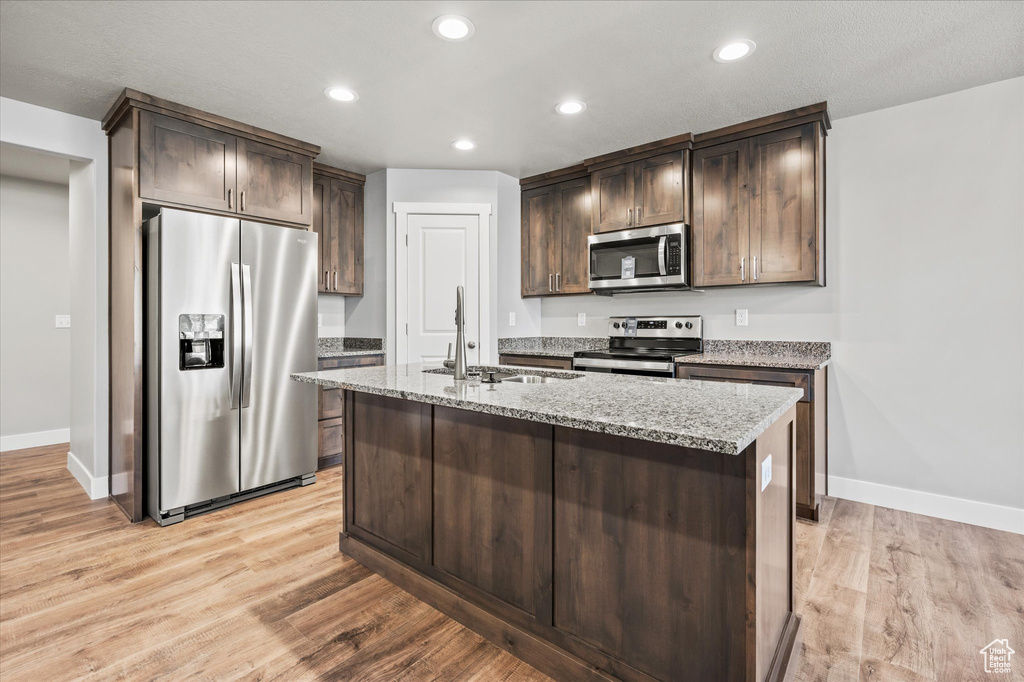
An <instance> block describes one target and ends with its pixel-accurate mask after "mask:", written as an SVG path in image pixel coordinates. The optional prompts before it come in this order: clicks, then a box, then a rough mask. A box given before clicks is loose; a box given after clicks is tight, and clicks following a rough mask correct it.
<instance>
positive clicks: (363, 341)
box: [316, 336, 384, 358]
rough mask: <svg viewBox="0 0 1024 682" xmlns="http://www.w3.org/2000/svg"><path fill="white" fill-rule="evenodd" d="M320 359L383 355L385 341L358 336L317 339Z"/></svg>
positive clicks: (317, 350)
mask: <svg viewBox="0 0 1024 682" xmlns="http://www.w3.org/2000/svg"><path fill="white" fill-rule="evenodd" d="M316 352H317V357H319V358H339V357H346V356H350V355H383V354H384V339H370V338H363V337H356V336H325V337H322V338H319V339H317V341H316Z"/></svg>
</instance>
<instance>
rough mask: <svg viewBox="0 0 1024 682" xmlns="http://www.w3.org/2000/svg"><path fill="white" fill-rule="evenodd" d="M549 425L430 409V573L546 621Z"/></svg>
mask: <svg viewBox="0 0 1024 682" xmlns="http://www.w3.org/2000/svg"><path fill="white" fill-rule="evenodd" d="M551 447H552V431H551V426H549V425H546V424H539V423H533V422H523V421H518V420H514V419H509V418H507V417H498V416H494V415H489V414H481V413H479V412H469V411H467V410H456V409H452V408H449V407H441V406H437V407H435V408H434V491H435V493H434V566H436V567H437V568H439V569H441V570H442V571H444V572H445V573H448V574H449V575H452V576H454V577H456V578H458V579H459V580H462V581H465V582H467V583H469V584H471V585H474V586H475V587H478V588H480V589H482V590H483V591H485V592H487V593H488V594H490V595H493V596H495V597H497V598H498V599H501V600H502V601H505V602H507V603H509V604H512V605H513V606H515V607H517V608H519V609H522V610H523V611H525V612H527V613H529V614H531V615H533V616H534V617H537V618H540V619H543V620H544V622H549V621H550V617H551V523H552V518H551V513H552V506H551V505H552V501H551V485H552V483H551Z"/></svg>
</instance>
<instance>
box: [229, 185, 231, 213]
mask: <svg viewBox="0 0 1024 682" xmlns="http://www.w3.org/2000/svg"><path fill="white" fill-rule="evenodd" d="M228 208H231V189H230V188H228Z"/></svg>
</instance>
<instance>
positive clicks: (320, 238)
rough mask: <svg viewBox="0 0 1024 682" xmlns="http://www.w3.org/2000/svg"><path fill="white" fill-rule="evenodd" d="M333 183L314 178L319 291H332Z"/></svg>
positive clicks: (314, 223) (315, 176)
mask: <svg viewBox="0 0 1024 682" xmlns="http://www.w3.org/2000/svg"><path fill="white" fill-rule="evenodd" d="M330 197H331V181H330V180H329V179H326V178H324V177H322V176H319V175H314V176H313V225H312V228H313V231H314V232H316V241H317V255H316V264H317V268H316V281H317V285H316V288H317V291H319V292H321V293H326V292H328V291H330V289H329V288H328V287H329V285H330V271H331V268H332V265H331V253H332V252H331V251H329V246H330V243H329V242H328V239H329V235H328V230H327V228H328V227H329V226H330V224H331V198H330Z"/></svg>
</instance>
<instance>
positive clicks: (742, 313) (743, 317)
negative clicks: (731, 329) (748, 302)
mask: <svg viewBox="0 0 1024 682" xmlns="http://www.w3.org/2000/svg"><path fill="white" fill-rule="evenodd" d="M736 326H737V327H746V326H747V310H746V308H737V309H736Z"/></svg>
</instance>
